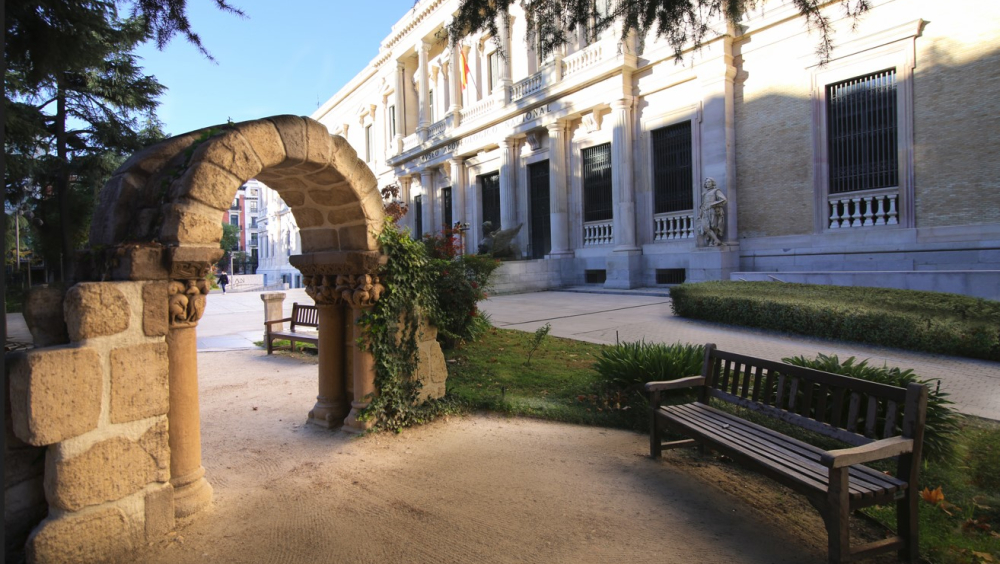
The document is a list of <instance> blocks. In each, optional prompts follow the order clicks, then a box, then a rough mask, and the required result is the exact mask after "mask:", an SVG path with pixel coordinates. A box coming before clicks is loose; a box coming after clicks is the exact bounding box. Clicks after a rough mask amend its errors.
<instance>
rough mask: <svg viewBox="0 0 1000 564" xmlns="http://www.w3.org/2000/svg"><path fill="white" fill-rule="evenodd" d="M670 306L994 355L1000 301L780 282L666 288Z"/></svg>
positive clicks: (739, 320) (698, 314)
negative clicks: (668, 290)
mask: <svg viewBox="0 0 1000 564" xmlns="http://www.w3.org/2000/svg"><path fill="white" fill-rule="evenodd" d="M670 297H671V307H672V308H673V311H674V314H676V315H679V316H682V317H689V318H692V319H703V320H705V321H715V322H719V323H728V324H732V325H743V326H747V327H758V328H761V329H769V330H773V331H783V332H787V333H796V334H800V335H808V336H812V337H822V338H826V339H835V340H839V341H856V342H860V343H868V344H873V345H880V346H886V347H895V348H901V349H910V350H916V351H924V352H930V353H942V354H949V355H956V356H965V357H969V358H982V359H987V360H1000V302H995V301H991V300H984V299H980V298H971V297H968V296H961V295H957V294H943V293H937V292H918V291H914V290H895V289H889V288H867V287H858V286H850V287H849V286H821V285H814V284H791V283H781V282H701V283H698V284H681V285H678V286H674V287H673V288H672V289H671V290H670Z"/></svg>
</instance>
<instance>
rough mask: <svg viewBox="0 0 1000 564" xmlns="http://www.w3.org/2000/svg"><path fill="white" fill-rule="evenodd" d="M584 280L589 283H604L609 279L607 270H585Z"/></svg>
mask: <svg viewBox="0 0 1000 564" xmlns="http://www.w3.org/2000/svg"><path fill="white" fill-rule="evenodd" d="M583 281H584V282H585V283H587V284H604V283H605V282H607V281H608V271H607V270H584V271H583Z"/></svg>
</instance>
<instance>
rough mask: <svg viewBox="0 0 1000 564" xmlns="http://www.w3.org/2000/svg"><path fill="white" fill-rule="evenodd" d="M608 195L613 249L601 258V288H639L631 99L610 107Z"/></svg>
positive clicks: (640, 282) (640, 258) (640, 270)
mask: <svg viewBox="0 0 1000 564" xmlns="http://www.w3.org/2000/svg"><path fill="white" fill-rule="evenodd" d="M611 108H612V109H611V114H612V115H611V118H612V119H613V120H614V121H613V123H614V126H613V127H614V129H612V133H611V193H612V201H614V238H615V247H614V250H613V251H612V252H611V253H609V254H608V255H607V256H606V257H605V261H606V266H605V269H606V271H607V279H606V280H605V282H604V287H605V288H618V289H622V288H625V289H627V288H637V287H639V286H642V282H643V281H642V249H640V248H639V247H638V246H637V245H636V235H635V184H634V183H633V182H632V159H633V155H632V111H631V110H632V97H631V96H623V97H622V98H620V99H618V100H615V101H614V102H612V104H611Z"/></svg>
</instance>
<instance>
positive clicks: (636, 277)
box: [604, 249, 642, 290]
mask: <svg viewBox="0 0 1000 564" xmlns="http://www.w3.org/2000/svg"><path fill="white" fill-rule="evenodd" d="M606 260H607V263H606V264H607V266H606V269H607V275H608V277H607V279H606V280H605V281H604V287H605V288H614V289H617V290H628V289H631V288H638V287H640V286H642V251H641V250H639V249H635V250H622V251H612V252H611V253H608V256H607V259H606Z"/></svg>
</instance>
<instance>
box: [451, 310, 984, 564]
mask: <svg viewBox="0 0 1000 564" xmlns="http://www.w3.org/2000/svg"><path fill="white" fill-rule="evenodd" d="M531 339H532V334H531V333H525V332H520V331H509V330H504V329H490V330H489V331H488V332H487V333H486V334H484V335H483V336H482V337H481V338H480V339H479V340H478V341H476V342H474V343H467V344H465V345H464V346H462V347H461V348H457V349H454V350H451V351H447V352H446V358H447V359H448V394H449V397H451V398H452V399H454V400H457V401H458V402H459V403H460V404H462V405H464V406H466V407H467V408H470V409H488V410H491V411H496V412H501V413H507V414H510V415H521V416H529V417H537V418H541V419H547V420H551V421H563V422H570V423H581V424H587V425H598V426H605V427H619V428H632V429H635V428H641V424H642V421H644V419H645V418H646V417H647V414H646V411H645V410H646V409H648V408H647V407H646V406H645V405H644V402H642V400H641V398H639V397H637V395H636V394H635V392H634V390H626V391H620V390H614V389H609V388H607V387H605V386H603V385H602V383H601V379H600V376H599V375H598V373H597V372H596V371H595V370H594V368H593V364H594V362H595V360H596V359H597V358H598V357H599V356H600V354H601V350H602V349H603V348H604V346H603V345H595V344H591V343H584V342H580V341H572V340H568V339H560V338H557V337H546V338H545V339H544V340H543V342H542V344H541V346H540V347H539V349H538V351H537V352H535V354H534V356H533V357H532V360H531V364H530V365H528V366H526V365H525V361H526V360H527V357H528V351H529V350H530V347H531V344H530V343H531ZM803 354H806V355H807V356H812V354H811V353H810V352H809V351H803ZM901 368H907V367H905V366H904V367H901ZM919 376H921V377H924V378H927V377H933V376H934V375H933V374H920V375H919ZM887 469H888V467H887ZM925 487H926V488H929V489H930V490H933V489H936V488H937V487H941V490H942V493H943V494H944V503H940V502H939V503H937V504H931V503H929V502H924V501H921V510H920V520H921V528H920V530H921V554H922V555H924V557H925V558H926V559H928V561H929V562H932V563H941V564H984V563H987V562H998V563H1000V533H998V531H1000V424H998V423H994V422H986V421H981V420H975V419H971V418H970V419H969V420H967V421H966V422H965V424H964V425H963V427H962V431H961V432H960V433H959V436H958V445H957V448H956V454H955V458H954V460H953V461H951V462H949V463H941V464H929V465H928V464H925V469H924V471H923V475H922V477H921V483H920V489H923V488H925ZM866 511H868V512H869V515H871V516H872V517H874V518H875V519H877V520H879V521H881V522H883V523H884V524H886V525H887V526H889V527H892V528H894V526H895V510H894V508H891V507H885V508H879V507H876V508H870V509H868V510H866Z"/></svg>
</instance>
